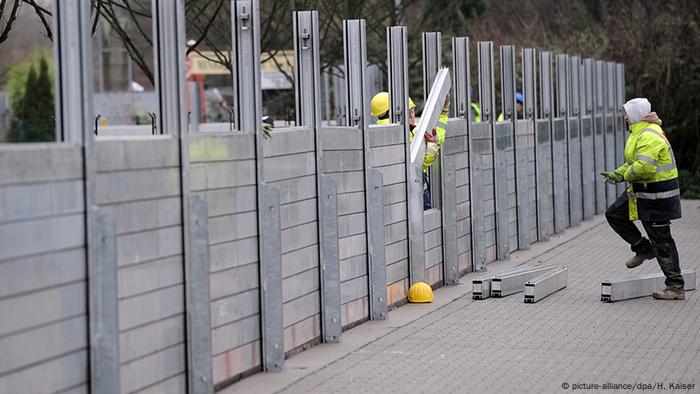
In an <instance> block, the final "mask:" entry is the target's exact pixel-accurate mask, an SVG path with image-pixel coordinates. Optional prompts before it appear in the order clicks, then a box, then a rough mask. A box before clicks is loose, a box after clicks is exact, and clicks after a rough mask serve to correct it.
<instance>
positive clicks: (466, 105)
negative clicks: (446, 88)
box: [451, 37, 471, 118]
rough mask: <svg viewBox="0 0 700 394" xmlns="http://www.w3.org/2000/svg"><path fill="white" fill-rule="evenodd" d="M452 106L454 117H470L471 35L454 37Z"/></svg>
mask: <svg viewBox="0 0 700 394" xmlns="http://www.w3.org/2000/svg"><path fill="white" fill-rule="evenodd" d="M452 81H453V82H454V86H453V87H452V104H451V105H452V108H451V114H452V116H454V117H460V118H469V113H470V112H471V111H470V105H471V103H470V101H471V98H470V97H469V37H453V38H452Z"/></svg>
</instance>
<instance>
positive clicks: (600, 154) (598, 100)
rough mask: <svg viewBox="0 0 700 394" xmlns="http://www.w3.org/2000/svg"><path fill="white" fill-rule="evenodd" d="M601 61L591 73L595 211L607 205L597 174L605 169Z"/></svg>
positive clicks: (603, 184) (597, 211)
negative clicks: (592, 83) (592, 81)
mask: <svg viewBox="0 0 700 394" xmlns="http://www.w3.org/2000/svg"><path fill="white" fill-rule="evenodd" d="M603 64H604V63H603V61H602V60H596V61H595V70H594V73H593V80H594V94H593V98H594V100H593V126H594V129H595V133H594V146H595V149H594V150H595V203H596V213H603V212H605V208H606V207H607V206H608V204H607V199H606V197H605V189H606V187H607V186H606V184H605V183H604V182H603V178H602V177H601V176H600V175H599V174H600V173H601V172H603V171H606V164H605V143H606V141H605V109H604V97H605V95H604V91H603V85H604V79H605V74H604V73H603Z"/></svg>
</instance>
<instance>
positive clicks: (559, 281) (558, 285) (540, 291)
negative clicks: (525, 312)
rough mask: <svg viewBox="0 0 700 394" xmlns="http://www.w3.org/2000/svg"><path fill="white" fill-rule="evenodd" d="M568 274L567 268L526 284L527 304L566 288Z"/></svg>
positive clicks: (551, 272) (546, 274) (548, 273)
mask: <svg viewBox="0 0 700 394" xmlns="http://www.w3.org/2000/svg"><path fill="white" fill-rule="evenodd" d="M567 282H568V273H567V269H566V268H565V267H562V268H557V269H555V270H554V271H550V272H547V273H545V274H542V275H540V276H538V277H536V278H534V279H532V280H529V281H527V282H526V283H525V289H524V293H525V294H524V296H525V298H524V301H525V303H535V302H538V301H541V300H542V299H543V298H545V297H547V296H549V295H551V294H554V293H556V292H557V291H559V290H561V289H563V288H565V287H566V285H567Z"/></svg>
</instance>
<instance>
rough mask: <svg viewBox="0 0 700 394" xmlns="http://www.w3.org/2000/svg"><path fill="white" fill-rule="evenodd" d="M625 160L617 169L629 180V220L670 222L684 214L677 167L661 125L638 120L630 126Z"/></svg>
mask: <svg viewBox="0 0 700 394" xmlns="http://www.w3.org/2000/svg"><path fill="white" fill-rule="evenodd" d="M630 130H631V132H632V133H631V134H630V135H629V137H627V143H626V144H625V163H624V164H623V165H622V166H620V167H619V168H618V169H616V170H615V172H617V173H618V174H621V175H622V176H623V177H624V179H625V181H626V182H628V183H630V186H629V188H628V190H627V192H628V197H629V214H630V220H637V219H641V220H644V221H652V222H654V221H667V220H673V219H678V218H680V217H681V201H680V189H679V188H678V169H677V168H676V159H675V158H674V156H673V149H672V148H671V144H670V143H669V142H668V140H667V139H666V135H665V134H664V132H663V130H662V129H661V127H660V126H659V125H657V124H654V123H649V122H638V123H635V124H633V125H631V126H630Z"/></svg>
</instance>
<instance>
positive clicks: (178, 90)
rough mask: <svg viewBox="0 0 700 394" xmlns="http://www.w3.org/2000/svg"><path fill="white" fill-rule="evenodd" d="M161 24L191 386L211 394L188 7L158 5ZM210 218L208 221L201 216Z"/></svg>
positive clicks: (160, 80)
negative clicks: (195, 188) (195, 194)
mask: <svg viewBox="0 0 700 394" xmlns="http://www.w3.org/2000/svg"><path fill="white" fill-rule="evenodd" d="M153 7H154V16H155V17H154V21H155V25H156V31H157V34H156V36H157V37H158V38H159V39H158V40H154V47H155V54H156V56H155V61H154V63H155V69H156V72H155V75H156V83H155V85H156V91H157V92H158V109H159V115H160V117H159V122H158V125H159V127H158V130H159V131H160V134H170V135H172V136H173V138H176V139H178V151H179V159H180V160H179V161H180V188H181V195H182V197H181V198H182V204H181V211H182V228H183V235H182V238H183V253H184V259H183V260H184V267H183V271H184V278H185V279H184V282H185V310H186V314H187V319H186V327H187V328H186V334H187V335H186V337H187V341H186V343H187V347H186V349H187V385H188V389H189V390H188V391H189V392H192V393H210V392H211V391H212V390H213V382H212V376H213V373H212V350H211V317H210V304H209V294H210V293H209V237H208V225H207V223H208V221H207V214H206V213H207V209H206V203H205V202H204V201H202V200H190V182H189V140H188V138H189V137H188V135H187V134H188V133H187V130H188V123H187V122H188V121H187V113H186V111H184V110H183V109H184V108H185V107H186V105H185V101H186V99H185V97H186V96H185V84H186V82H185V73H186V71H185V48H186V46H185V40H186V39H185V5H184V3H183V2H157V1H154V2H153ZM202 213H203V214H204V217H203V218H202V217H200V216H198V215H201V214H202Z"/></svg>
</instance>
